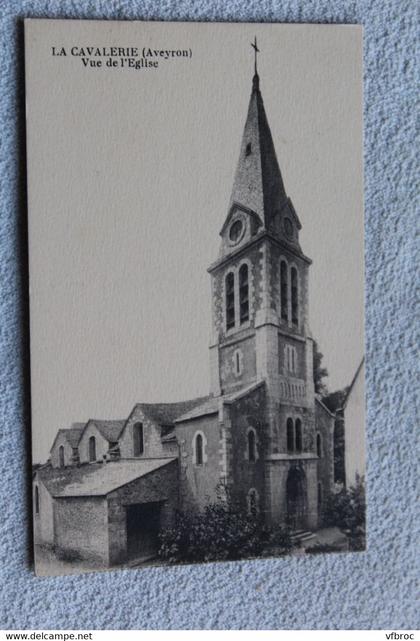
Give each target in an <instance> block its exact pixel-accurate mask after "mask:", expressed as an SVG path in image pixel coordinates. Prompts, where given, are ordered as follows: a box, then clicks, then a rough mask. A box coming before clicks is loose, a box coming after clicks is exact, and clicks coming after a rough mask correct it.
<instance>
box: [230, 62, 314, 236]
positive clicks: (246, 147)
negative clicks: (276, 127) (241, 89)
mask: <svg viewBox="0 0 420 641" xmlns="http://www.w3.org/2000/svg"><path fill="white" fill-rule="evenodd" d="M259 85H260V82H259V77H258V75H257V74H255V75H254V78H253V81H252V93H251V97H250V101H249V106H248V113H247V118H246V122H245V127H244V131H243V137H242V143H241V151H240V155H239V160H238V164H237V168H236V172H235V178H234V183H233V189H232V195H231V199H230V207H231V206H232V205H234V204H235V203H239V204H241V205H244V206H246V207H248V208H249V209H251V210H252V211H254V212H255V213H256V214H257V215H258V216H259V218H260V220H262V221H263V223H264V225H265V228H266V229H268V228H269V226H270V222H271V219H272V218H273V216H274V215H275V212H276V210H277V209H278V208H279V207H280V208H282V207H286V208H287V209H288V210H289V213H290V215H291V216H292V217H293V218H295V220H296V224H297V226H298V228H299V229H300V227H301V224H300V222H299V219H298V217H297V214H296V212H295V211H294V208H293V205H292V204H291V201H290V199H288V198H287V195H286V191H285V188H284V184H283V179H282V176H281V172H280V167H279V163H278V160H277V155H276V151H275V148H274V143H273V138H272V135H271V131H270V126H269V124H268V120H267V115H266V113H265V109H264V102H263V98H262V95H261V91H260V86H259Z"/></svg>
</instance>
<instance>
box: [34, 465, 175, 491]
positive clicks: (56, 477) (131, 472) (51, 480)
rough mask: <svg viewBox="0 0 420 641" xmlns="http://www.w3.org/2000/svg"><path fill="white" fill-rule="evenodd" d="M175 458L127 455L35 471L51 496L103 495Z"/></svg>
mask: <svg viewBox="0 0 420 641" xmlns="http://www.w3.org/2000/svg"><path fill="white" fill-rule="evenodd" d="M175 460H176V459H175V458H173V457H171V458H155V459H135V460H134V459H131V460H130V459H128V460H120V461H111V462H109V463H89V464H85V465H81V466H78V467H66V468H53V467H44V468H42V469H39V470H38V471H37V475H38V478H39V479H40V480H41V481H42V483H43V484H44V485H45V487H46V488H47V490H48V492H49V493H50V494H51V496H53V497H57V498H60V497H67V496H106V495H107V494H109V493H110V492H112V491H113V490H116V489H118V488H119V487H122V486H123V485H127V483H131V482H132V481H135V480H136V479H138V478H140V477H142V476H145V475H146V474H150V473H151V472H154V471H155V470H157V469H160V468H161V467H163V466H165V465H168V464H169V463H172V461H175Z"/></svg>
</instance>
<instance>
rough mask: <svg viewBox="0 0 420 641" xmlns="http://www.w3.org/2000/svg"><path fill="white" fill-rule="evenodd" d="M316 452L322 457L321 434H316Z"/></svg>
mask: <svg viewBox="0 0 420 641" xmlns="http://www.w3.org/2000/svg"><path fill="white" fill-rule="evenodd" d="M316 453H317V456H318V458H321V457H322V441H321V434H317V435H316Z"/></svg>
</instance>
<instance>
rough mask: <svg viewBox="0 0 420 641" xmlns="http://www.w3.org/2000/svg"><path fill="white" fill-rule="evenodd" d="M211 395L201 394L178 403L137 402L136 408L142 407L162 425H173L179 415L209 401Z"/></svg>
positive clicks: (153, 419)
mask: <svg viewBox="0 0 420 641" xmlns="http://www.w3.org/2000/svg"><path fill="white" fill-rule="evenodd" d="M208 399H209V396H200V397H198V398H193V399H191V400H188V401H178V402H177V403H137V405H135V408H134V409H136V408H140V409H141V410H142V411H143V413H144V414H145V415H146V416H148V418H150V420H151V421H153V422H155V423H157V424H158V425H162V426H166V427H169V426H173V425H174V423H175V421H176V419H177V418H178V416H181V415H182V414H185V413H186V412H189V411H190V410H192V409H193V408H194V407H197V406H198V405H201V404H202V403H203V402H205V401H207V400H208Z"/></svg>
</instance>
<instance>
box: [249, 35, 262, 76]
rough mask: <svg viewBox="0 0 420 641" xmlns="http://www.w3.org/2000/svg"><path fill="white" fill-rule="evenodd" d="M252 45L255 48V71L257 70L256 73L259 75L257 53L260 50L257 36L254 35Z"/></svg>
mask: <svg viewBox="0 0 420 641" xmlns="http://www.w3.org/2000/svg"><path fill="white" fill-rule="evenodd" d="M251 47H252V48H253V49H254V72H255V75H256V76H257V75H258V72H257V54H258V53H259V51H260V50H259V49H258V46H257V36H255V37H254V42H251Z"/></svg>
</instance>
